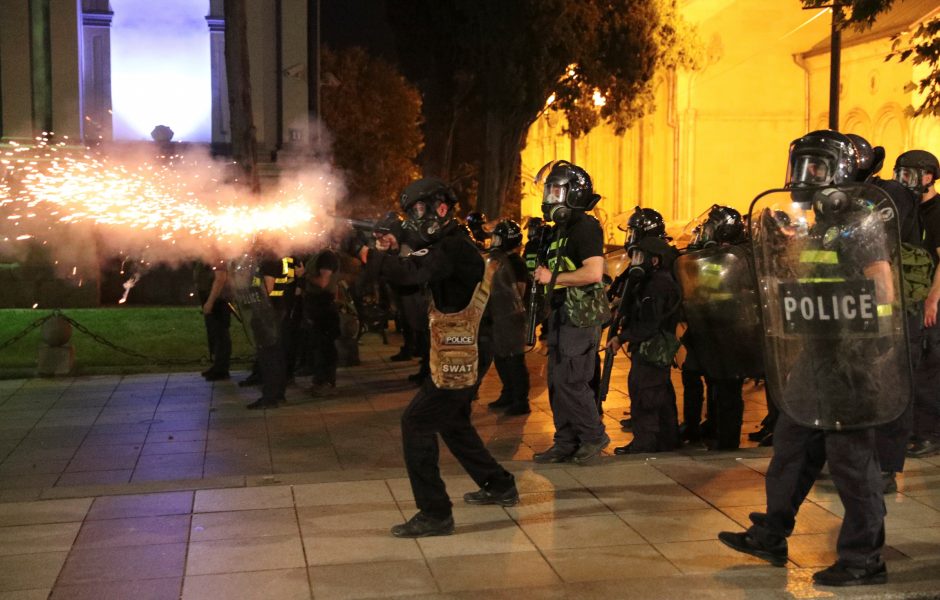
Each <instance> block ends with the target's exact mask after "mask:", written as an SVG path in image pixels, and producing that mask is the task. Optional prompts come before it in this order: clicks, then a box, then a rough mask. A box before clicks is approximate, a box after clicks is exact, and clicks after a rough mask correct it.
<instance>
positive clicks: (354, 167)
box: [321, 48, 423, 216]
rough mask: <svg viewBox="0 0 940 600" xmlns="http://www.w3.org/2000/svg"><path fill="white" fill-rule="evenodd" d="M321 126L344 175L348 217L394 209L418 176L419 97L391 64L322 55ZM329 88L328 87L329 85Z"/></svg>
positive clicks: (360, 55) (359, 54) (358, 51)
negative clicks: (331, 140) (324, 82)
mask: <svg viewBox="0 0 940 600" xmlns="http://www.w3.org/2000/svg"><path fill="white" fill-rule="evenodd" d="M321 60H322V69H323V72H324V73H325V74H330V75H332V76H333V77H329V76H328V75H324V78H325V79H326V80H327V81H328V83H327V84H325V85H324V86H323V87H322V90H321V98H322V103H323V111H322V112H323V121H324V123H325V124H326V127H327V128H328V129H329V131H330V133H331V134H332V136H333V138H334V139H333V155H334V158H335V161H336V164H337V166H338V167H339V168H341V169H343V170H344V171H345V174H346V185H347V188H348V191H349V194H350V197H351V198H352V202H351V203H350V208H351V209H352V210H351V211H350V212H351V213H356V214H357V215H359V216H367V215H371V214H376V213H379V212H382V211H385V210H391V209H393V208H396V203H395V201H396V199H397V197H398V194H399V192H400V191H401V190H402V188H404V187H405V186H406V185H407V184H408V183H409V182H410V181H412V180H413V179H414V178H415V176H416V175H417V173H418V168H417V164H416V162H415V161H416V158H417V156H418V153H419V152H420V151H421V147H422V145H423V137H422V134H421V97H420V95H419V93H418V91H417V90H416V89H415V88H414V86H412V85H411V84H409V83H408V82H407V81H406V80H405V79H404V77H402V76H401V74H400V73H399V72H398V71H397V70H396V69H395V68H394V66H392V65H391V64H390V63H388V62H386V61H384V60H381V59H378V58H375V57H373V56H370V55H369V54H367V53H366V52H365V50H363V49H362V48H350V49H347V50H341V51H333V50H330V49H325V50H324V51H323V53H322V55H321ZM330 82H332V85H331V84H330Z"/></svg>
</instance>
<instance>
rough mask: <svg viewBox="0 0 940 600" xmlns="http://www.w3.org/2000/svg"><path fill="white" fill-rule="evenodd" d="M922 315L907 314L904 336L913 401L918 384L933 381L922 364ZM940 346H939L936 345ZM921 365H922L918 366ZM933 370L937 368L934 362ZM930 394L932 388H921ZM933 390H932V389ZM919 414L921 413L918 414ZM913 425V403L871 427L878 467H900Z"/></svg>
mask: <svg viewBox="0 0 940 600" xmlns="http://www.w3.org/2000/svg"><path fill="white" fill-rule="evenodd" d="M923 324H924V316H923V313H922V312H920V311H917V312H916V313H914V314H909V315H907V339H908V342H910V350H911V367H912V375H913V377H914V398H915V399H914V402H915V403H916V402H917V394H918V387H920V386H924V385H927V386H929V385H931V383H933V385H936V384H937V382H936V381H934V382H930V380H929V375H928V370H929V368H930V365H929V364H926V365H925V364H924V363H923V359H924V341H925V338H924V325H923ZM938 350H940V349H938ZM922 367H923V368H922ZM933 368H934V370H938V367H937V365H936V364H934V365H933ZM924 391H925V392H926V393H927V394H930V393H931V391H932V390H924ZM934 393H936V392H934ZM921 417H923V415H921ZM913 427H914V404H913V403H912V404H911V405H909V406H908V407H907V410H905V411H904V413H903V414H902V415H901V416H900V417H898V418H897V419H895V420H894V421H891V422H889V423H885V424H884V425H879V426H877V427H876V428H875V444H876V447H877V451H878V462H879V464H880V465H881V470H882V471H885V472H892V473H900V472H902V471H903V470H904V459H905V451H906V450H907V444H908V442H909V441H910V438H911V433H912V431H913Z"/></svg>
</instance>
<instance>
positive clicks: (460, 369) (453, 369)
mask: <svg viewBox="0 0 940 600" xmlns="http://www.w3.org/2000/svg"><path fill="white" fill-rule="evenodd" d="M475 371H476V365H475V364H469V365H467V364H463V365H449V364H447V363H444V364H442V365H441V372H442V373H457V374H459V373H473V372H475Z"/></svg>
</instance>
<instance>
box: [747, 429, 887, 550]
mask: <svg viewBox="0 0 940 600" xmlns="http://www.w3.org/2000/svg"><path fill="white" fill-rule="evenodd" d="M827 458H828V461H829V473H830V474H831V476H832V481H833V483H835V486H836V490H837V491H838V492H839V498H840V499H841V500H842V505H843V507H845V516H844V517H843V520H842V527H841V529H840V530H839V538H838V540H837V543H836V551H837V553H838V556H839V562H841V563H843V564H845V565H847V566H850V567H859V568H860V567H867V566H871V565H874V564H880V562H881V548H882V546H884V540H885V528H884V518H885V504H884V497H883V495H882V492H881V485H882V483H881V474H880V473H879V467H878V460H877V457H876V456H875V432H874V429H873V428H868V429H859V430H854V431H822V430H819V429H811V428H809V427H804V426H802V425H798V424H797V423H796V422H794V421H793V419H791V418H790V417H789V416H788V415H787V414H786V413H783V412H782V413H780V416H779V418H778V419H777V426H776V427H775V428H774V454H773V458H771V460H770V467H769V468H768V470H767V480H766V481H767V483H766V485H767V521H766V524H765V525H763V526H761V525H756V524H755V525H752V526H751V528H750V529H749V530H748V533H750V534H751V535H752V536H753V537H755V539H757V540H758V541H760V542H762V543H764V544H766V545H774V544H776V543H777V542H779V540H780V539H781V538H785V537H787V536H789V535H790V534H791V533H792V532H793V527H794V525H795V523H796V513H797V511H798V510H799V508H800V505H801V504H802V503H803V500H804V499H805V498H806V495H807V494H808V493H809V490H810V489H811V488H812V487H813V483H814V482H815V481H816V478H817V477H818V476H819V472H820V471H821V470H822V467H823V465H824V464H825V463H826V460H827Z"/></svg>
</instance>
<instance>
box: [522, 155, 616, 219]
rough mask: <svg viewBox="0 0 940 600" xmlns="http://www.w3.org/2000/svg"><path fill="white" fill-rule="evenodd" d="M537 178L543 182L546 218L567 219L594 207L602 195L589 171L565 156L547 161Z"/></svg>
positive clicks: (537, 181)
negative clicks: (573, 214)
mask: <svg viewBox="0 0 940 600" xmlns="http://www.w3.org/2000/svg"><path fill="white" fill-rule="evenodd" d="M535 181H536V184H539V183H541V184H542V214H543V216H544V217H545V220H546V221H554V222H556V223H564V222H565V221H567V220H568V219H570V218H571V215H572V213H573V212H574V211H581V212H584V211H587V210H591V209H592V208H594V205H595V204H597V202H598V201H599V200H600V199H601V197H600V196H599V195H597V194H595V193H594V185H593V184H592V183H591V176H590V175H588V173H587V171H585V170H584V169H582V168H581V167H579V166H577V165H574V164H572V163H570V162H568V161H565V160H559V161H552V162H550V163H548V164H546V165H545V166H544V167H542V168H541V169H540V170H539V173H538V175H537V176H536V178H535Z"/></svg>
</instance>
